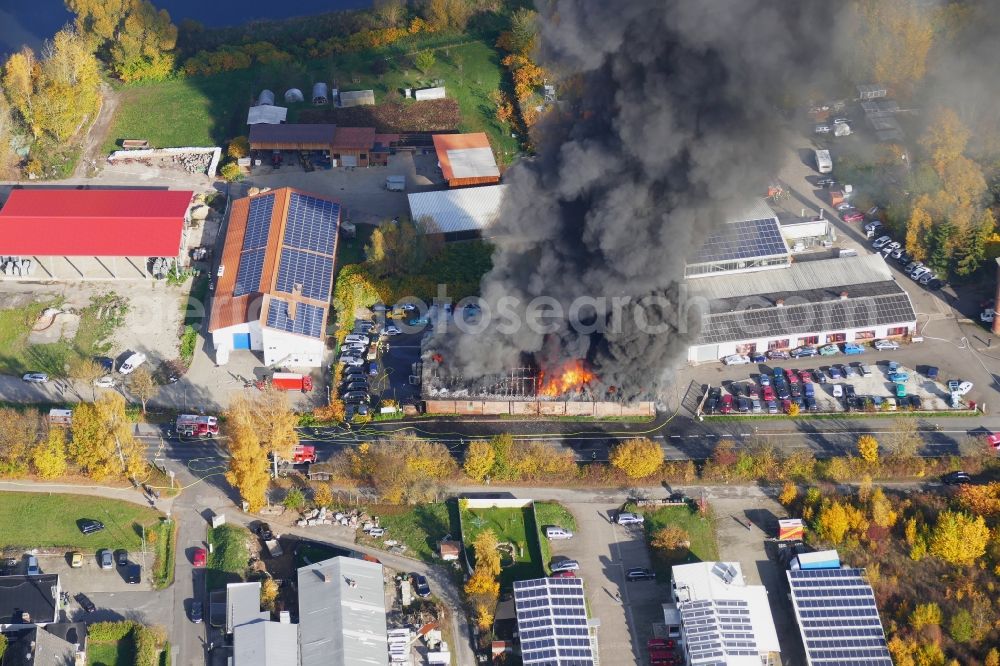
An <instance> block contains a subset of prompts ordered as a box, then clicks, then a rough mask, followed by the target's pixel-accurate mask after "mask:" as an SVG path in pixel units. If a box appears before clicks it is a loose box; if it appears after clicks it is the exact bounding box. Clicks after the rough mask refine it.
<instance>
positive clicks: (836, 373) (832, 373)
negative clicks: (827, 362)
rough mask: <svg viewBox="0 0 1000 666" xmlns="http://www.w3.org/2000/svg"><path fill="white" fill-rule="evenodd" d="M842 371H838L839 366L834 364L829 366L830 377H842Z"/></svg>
mask: <svg viewBox="0 0 1000 666" xmlns="http://www.w3.org/2000/svg"><path fill="white" fill-rule="evenodd" d="M843 376H844V375H843V373H842V372H841V371H840V367H839V366H836V365H831V366H830V379H841V378H843Z"/></svg>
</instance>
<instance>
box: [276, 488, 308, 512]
mask: <svg viewBox="0 0 1000 666" xmlns="http://www.w3.org/2000/svg"><path fill="white" fill-rule="evenodd" d="M281 503H282V504H283V505H284V506H285V508H286V509H292V510H293V511H298V510H299V509H301V508H302V507H304V506H305V505H306V496H305V495H303V494H302V491H301V490H299V489H298V488H292V489H291V490H289V491H288V494H287V495H285V499H284V500H282V502H281Z"/></svg>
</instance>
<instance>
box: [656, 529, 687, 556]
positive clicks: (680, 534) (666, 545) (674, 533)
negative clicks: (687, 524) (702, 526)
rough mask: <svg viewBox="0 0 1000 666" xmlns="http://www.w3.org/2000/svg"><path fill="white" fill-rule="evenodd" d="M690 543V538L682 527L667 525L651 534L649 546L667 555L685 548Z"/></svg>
mask: <svg viewBox="0 0 1000 666" xmlns="http://www.w3.org/2000/svg"><path fill="white" fill-rule="evenodd" d="M690 542H691V537H690V535H688V533H687V530H685V529H684V528H683V527H680V526H678V525H667V526H666V527H661V528H660V529H658V530H656V532H654V533H653V538H652V539H651V540H650V545H652V546H653V548H656V549H657V550H660V551H663V552H666V553H669V552H671V551H675V550H679V549H681V548H687V546H688V544H689V543H690Z"/></svg>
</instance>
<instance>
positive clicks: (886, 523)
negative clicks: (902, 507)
mask: <svg viewBox="0 0 1000 666" xmlns="http://www.w3.org/2000/svg"><path fill="white" fill-rule="evenodd" d="M868 505H869V511H870V514H871V517H872V522H873V523H875V524H876V525H878V526H879V527H883V528H886V529H888V528H890V527H892V526H893V525H895V524H896V520H897V519H898V518H899V515H898V514H897V513H896V511H895V510H894V509H893V504H892V501H891V500H890V499H889V498H888V497H886V496H885V493H884V492H882V489H881V488H876V489H875V490H874V491H873V492H872V496H871V499H869V501H868Z"/></svg>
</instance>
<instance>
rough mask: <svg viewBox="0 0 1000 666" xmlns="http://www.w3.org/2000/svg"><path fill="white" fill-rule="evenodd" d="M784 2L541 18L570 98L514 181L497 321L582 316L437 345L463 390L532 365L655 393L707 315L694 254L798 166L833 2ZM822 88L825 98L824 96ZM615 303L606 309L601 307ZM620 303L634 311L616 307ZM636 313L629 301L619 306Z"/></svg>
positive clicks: (642, 4) (489, 306)
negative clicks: (800, 127) (582, 367)
mask: <svg viewBox="0 0 1000 666" xmlns="http://www.w3.org/2000/svg"><path fill="white" fill-rule="evenodd" d="M835 4H837V3H828V2H814V1H812V0H810V1H809V2H787V1H786V0H772V1H768V0H622V1H620V2H618V1H608V0H556V1H554V2H551V3H547V4H545V5H544V6H540V7H539V18H540V34H539V47H538V54H537V59H538V61H539V63H540V64H541V65H542V66H543V67H545V68H546V69H547V70H548V71H549V72H550V73H551V74H552V75H553V76H555V77H556V78H557V80H558V88H559V90H560V96H561V102H560V104H559V105H558V106H557V108H556V109H554V110H552V111H551V112H549V113H547V114H546V115H545V116H544V117H543V119H542V120H541V121H540V122H539V124H538V126H537V127H536V130H535V132H534V134H533V139H534V141H535V148H536V151H537V157H535V158H532V159H528V160H524V161H522V162H521V163H519V164H518V165H516V166H515V167H513V168H512V169H510V170H509V171H508V172H507V174H506V176H505V182H506V184H507V186H508V191H507V196H506V197H505V203H504V208H503V211H502V220H501V223H500V228H499V229H497V230H496V231H497V233H496V238H495V242H496V252H495V255H494V267H493V269H492V270H491V271H490V272H489V273H488V274H487V275H486V276H485V277H484V279H483V284H482V287H483V289H482V295H483V299H484V301H485V306H486V307H485V309H486V310H487V311H491V312H493V313H496V312H497V306H498V304H499V303H500V301H501V299H503V298H504V297H514V298H516V299H518V302H519V305H517V306H514V307H513V310H514V311H515V312H516V313H518V315H519V316H520V317H521V318H522V319H523V312H524V308H525V307H526V306H527V304H528V303H530V302H531V301H532V299H535V298H538V297H545V298H549V299H552V300H553V302H554V303H557V304H558V305H559V306H561V311H562V312H563V313H566V312H569V311H570V309H571V306H573V304H574V302H576V303H580V301H579V299H594V300H593V304H592V305H589V306H587V305H585V306H584V307H583V308H582V316H581V317H578V318H579V319H581V320H582V321H583V323H584V324H585V326H584V327H583V328H581V327H575V326H573V325H571V322H570V320H569V319H568V318H558V317H557V318H555V321H554V322H550V323H552V325H553V328H554V330H553V331H552V332H551V333H539V332H536V331H533V330H531V329H530V328H529V327H527V326H520V327H516V330H510V327H507V328H506V330H500V329H501V328H502V327H499V326H487V327H486V328H485V330H484V331H483V332H481V333H477V334H461V333H459V332H456V331H451V332H450V333H449V334H448V335H447V337H446V338H445V339H444V340H441V341H440V342H439V344H438V345H436V346H437V347H438V348H439V349H442V350H447V351H446V353H445V354H444V364H445V366H446V368H447V369H448V370H449V371H451V372H453V373H455V374H461V375H462V376H464V377H477V376H483V375H487V374H491V373H499V372H503V371H504V370H507V369H509V368H511V367H513V366H516V365H520V364H523V355H524V353H527V354H531V355H532V356H533V357H534V360H535V362H536V363H537V364H538V365H540V366H541V367H542V368H551V367H556V366H558V365H559V364H560V363H561V362H563V361H565V360H568V359H585V360H586V362H587V364H588V365H589V367H590V368H591V369H592V370H593V371H594V373H595V374H596V375H597V376H598V378H599V380H600V382H601V383H602V384H603V387H604V388H609V387H612V386H613V387H615V394H616V395H617V396H619V397H622V398H625V399H633V398H637V397H640V396H649V395H653V394H656V393H657V391H658V389H660V388H661V387H662V386H663V384H664V382H665V381H667V380H668V379H669V376H670V371H671V369H672V368H675V367H676V366H677V365H678V364H679V363H682V362H683V359H684V357H685V355H686V348H687V346H688V345H689V343H690V341H691V340H692V338H693V336H695V335H696V334H697V332H698V331H697V327H698V319H699V317H697V316H694V314H691V315H689V314H688V313H687V312H685V311H684V310H683V309H682V308H683V304H682V302H681V293H680V292H681V288H680V287H679V282H680V279H681V278H682V276H683V273H684V263H685V260H684V258H685V255H686V254H687V253H689V252H690V251H692V249H695V248H697V247H698V245H699V244H700V242H701V241H702V240H703V239H704V238H705V236H706V234H708V233H709V232H710V231H711V230H712V229H713V228H715V227H717V226H718V225H719V223H720V221H721V220H724V219H725V215H726V212H727V211H728V210H731V209H734V208H742V207H744V206H745V205H746V203H747V199H748V198H749V197H760V196H762V195H763V194H765V193H766V187H767V181H768V179H769V177H770V176H771V175H773V174H775V173H777V171H778V169H779V168H780V166H781V160H782V159H783V157H782V156H783V155H784V154H785V148H784V141H783V139H782V136H781V134H780V130H779V126H780V125H781V123H782V121H783V118H782V113H783V111H782V106H783V104H784V102H785V100H789V99H795V98H796V95H797V94H798V93H799V92H800V86H801V85H802V84H803V82H805V81H807V80H809V79H810V78H813V77H814V78H813V80H814V81H815V82H817V84H818V86H819V85H821V84H820V83H819V79H820V77H819V74H818V72H819V71H820V70H821V69H823V68H822V64H823V63H824V61H825V58H826V54H825V53H824V48H823V44H824V43H827V42H828V41H829V40H831V39H833V36H832V35H830V28H831V26H832V21H831V20H830V18H829V17H827V16H826V15H825V12H826V11H827V10H826V9H825V7H827V6H829V5H835ZM818 86H817V87H818ZM601 299H603V300H601ZM613 299H618V304H619V305H618V306H617V307H616V306H615V305H614V303H613ZM623 302H625V303H627V304H626V305H621V303H623Z"/></svg>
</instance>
